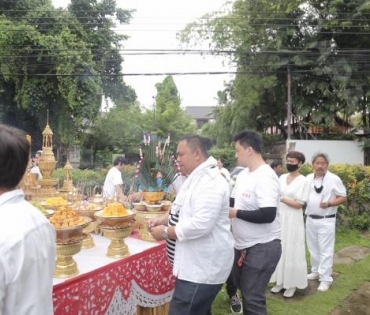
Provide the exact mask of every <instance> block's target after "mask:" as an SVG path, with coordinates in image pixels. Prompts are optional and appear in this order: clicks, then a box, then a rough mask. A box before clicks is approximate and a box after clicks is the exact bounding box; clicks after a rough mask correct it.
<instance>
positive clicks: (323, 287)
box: [317, 282, 330, 292]
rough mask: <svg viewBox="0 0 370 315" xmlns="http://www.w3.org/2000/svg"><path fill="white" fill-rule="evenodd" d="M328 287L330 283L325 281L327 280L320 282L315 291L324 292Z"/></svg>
mask: <svg viewBox="0 0 370 315" xmlns="http://www.w3.org/2000/svg"><path fill="white" fill-rule="evenodd" d="M329 288H330V284H329V283H327V282H321V283H320V285H319V287H318V288H317V291H320V292H326V291H328V290H329Z"/></svg>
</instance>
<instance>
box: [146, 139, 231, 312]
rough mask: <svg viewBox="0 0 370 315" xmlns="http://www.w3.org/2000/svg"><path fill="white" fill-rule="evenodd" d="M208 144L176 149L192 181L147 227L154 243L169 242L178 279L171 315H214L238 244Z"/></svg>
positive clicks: (186, 143) (194, 142)
mask: <svg viewBox="0 0 370 315" xmlns="http://www.w3.org/2000/svg"><path fill="white" fill-rule="evenodd" d="M210 145H211V142H210V140H209V139H205V138H202V137H199V136H197V135H190V136H185V137H183V138H182V139H181V140H180V141H179V143H178V146H177V162H178V164H179V166H180V170H181V173H183V174H187V175H188V178H187V179H186V181H185V182H184V183H183V185H182V186H181V189H180V191H179V192H178V194H177V196H176V199H175V201H174V202H173V205H172V207H171V209H170V211H169V213H167V214H166V215H164V216H162V217H159V218H155V219H152V220H149V221H148V228H149V231H150V232H151V234H152V236H153V237H154V238H155V239H156V240H163V239H167V253H168V257H169V260H170V262H171V263H172V264H173V274H174V276H175V277H176V282H175V290H174V294H173V297H172V301H171V303H170V310H169V314H170V315H179V314H181V315H210V314H211V306H212V303H213V301H214V299H215V297H216V295H217V293H218V292H219V291H220V289H221V287H222V285H223V283H224V282H225V281H226V279H227V277H228V276H229V274H230V270H231V267H232V262H233V257H234V252H233V245H234V240H233V237H232V234H231V232H230V219H229V217H228V207H229V187H228V184H227V182H226V181H225V179H224V178H223V176H222V175H221V173H220V171H219V169H218V168H217V161H216V160H215V159H214V158H213V157H209V156H208V153H207V151H208V149H209V148H210Z"/></svg>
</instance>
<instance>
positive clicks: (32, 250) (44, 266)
mask: <svg viewBox="0 0 370 315" xmlns="http://www.w3.org/2000/svg"><path fill="white" fill-rule="evenodd" d="M0 213H1V220H0V314H2V315H24V314H28V315H40V314H42V315H49V314H50V315H51V314H54V312H53V298H52V297H53V295H52V294H53V275H54V268H55V246H56V245H55V231H54V228H53V227H52V225H51V224H50V222H49V221H48V220H47V219H46V217H45V216H44V215H43V214H42V213H41V212H40V211H39V210H38V209H36V208H35V207H34V206H32V205H31V204H30V203H29V202H27V201H25V199H24V194H23V191H22V190H20V189H18V190H13V191H10V192H6V193H4V194H2V195H0Z"/></svg>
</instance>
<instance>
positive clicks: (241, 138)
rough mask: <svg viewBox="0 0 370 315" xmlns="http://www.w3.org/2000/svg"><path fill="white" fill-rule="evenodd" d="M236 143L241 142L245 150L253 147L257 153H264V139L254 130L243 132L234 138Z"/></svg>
mask: <svg viewBox="0 0 370 315" xmlns="http://www.w3.org/2000/svg"><path fill="white" fill-rule="evenodd" d="M234 141H235V142H239V143H240V145H241V146H242V147H243V148H247V147H252V148H253V150H254V151H256V152H257V153H262V138H261V136H260V135H259V134H258V133H257V132H256V131H254V130H248V129H246V130H243V131H242V132H240V133H238V134H237V135H236V136H234Z"/></svg>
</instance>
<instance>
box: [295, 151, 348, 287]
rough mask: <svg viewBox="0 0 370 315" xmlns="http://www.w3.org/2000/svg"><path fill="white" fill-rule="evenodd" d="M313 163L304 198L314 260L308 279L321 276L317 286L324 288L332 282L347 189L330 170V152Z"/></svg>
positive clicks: (312, 260)
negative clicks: (339, 218) (338, 218)
mask: <svg viewBox="0 0 370 315" xmlns="http://www.w3.org/2000/svg"><path fill="white" fill-rule="evenodd" d="M312 166H313V169H314V173H312V174H309V175H307V177H306V182H305V186H304V189H303V190H302V191H303V194H302V198H301V201H302V202H307V208H306V216H307V219H306V241H307V247H308V250H309V252H310V261H311V273H310V274H309V275H308V276H307V279H308V280H315V279H319V281H320V285H319V286H318V288H317V290H318V291H321V292H325V291H327V290H329V288H330V285H331V284H332V282H333V277H332V276H331V273H332V266H333V259H334V245H335V221H336V213H337V209H338V206H339V205H340V204H342V203H344V202H346V201H347V192H346V188H345V187H344V185H343V182H342V181H341V179H340V178H339V177H338V176H337V175H335V174H333V173H331V172H330V171H328V167H329V157H328V156H327V154H325V153H316V154H314V156H313V158H312Z"/></svg>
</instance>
